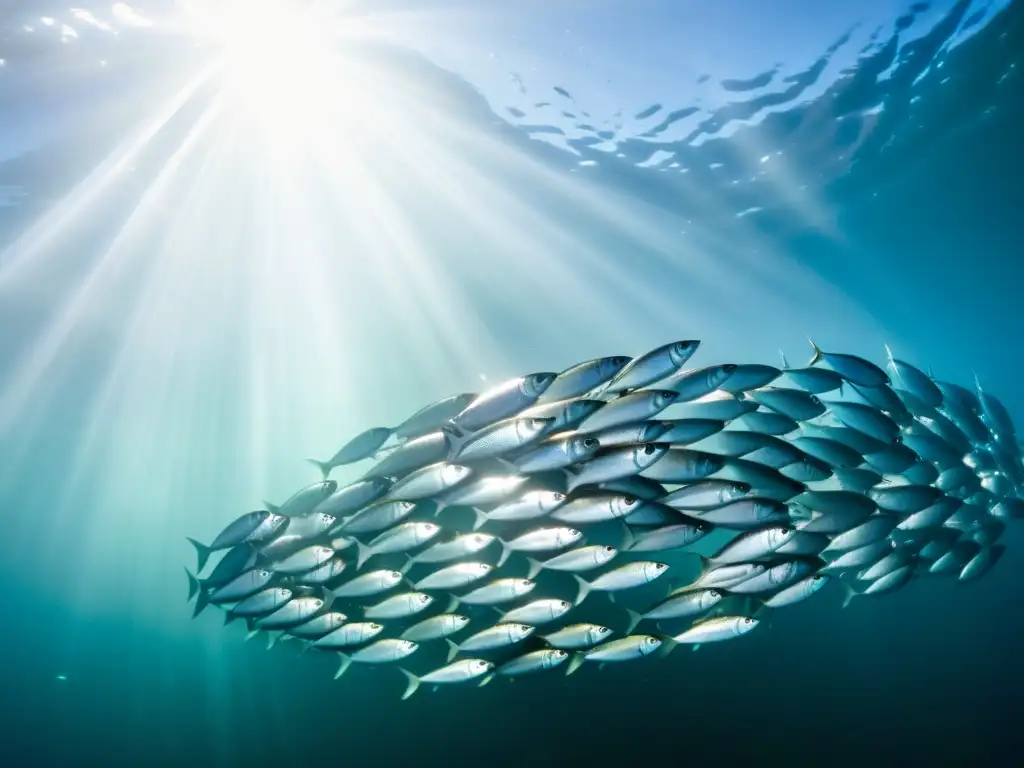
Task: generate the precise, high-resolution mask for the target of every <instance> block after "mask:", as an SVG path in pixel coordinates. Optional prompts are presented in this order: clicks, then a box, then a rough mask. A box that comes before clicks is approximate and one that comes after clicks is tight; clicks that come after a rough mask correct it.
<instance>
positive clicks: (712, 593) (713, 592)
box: [711, 589, 722, 597]
mask: <svg viewBox="0 0 1024 768" xmlns="http://www.w3.org/2000/svg"><path fill="white" fill-rule="evenodd" d="M711 596H712V597H721V596H722V593H721V592H719V591H718V590H717V589H712V590H711Z"/></svg>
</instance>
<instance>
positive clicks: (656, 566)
mask: <svg viewBox="0 0 1024 768" xmlns="http://www.w3.org/2000/svg"><path fill="white" fill-rule="evenodd" d="M654 567H655V568H657V569H658V570H659V571H663V570H665V569H666V568H668V566H667V565H665V564H664V563H655V564H654Z"/></svg>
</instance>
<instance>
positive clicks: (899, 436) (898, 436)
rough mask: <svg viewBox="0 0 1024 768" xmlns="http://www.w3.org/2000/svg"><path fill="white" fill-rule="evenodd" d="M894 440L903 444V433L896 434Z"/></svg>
mask: <svg viewBox="0 0 1024 768" xmlns="http://www.w3.org/2000/svg"><path fill="white" fill-rule="evenodd" d="M892 441H893V443H894V444H896V445H902V444H903V436H902V435H896V437H894V438H893V439H892Z"/></svg>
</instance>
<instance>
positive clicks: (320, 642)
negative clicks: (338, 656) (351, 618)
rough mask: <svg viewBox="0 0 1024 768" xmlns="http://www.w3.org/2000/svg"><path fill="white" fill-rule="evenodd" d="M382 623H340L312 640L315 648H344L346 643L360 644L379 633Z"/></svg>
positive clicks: (382, 626)
mask: <svg viewBox="0 0 1024 768" xmlns="http://www.w3.org/2000/svg"><path fill="white" fill-rule="evenodd" d="M383 629H384V625H383V624H378V623H377V622H375V621H359V622H353V623H352V624H342V625H341V626H340V627H338V628H337V629H335V630H334V631H333V632H329V633H327V634H326V635H324V636H323V637H321V638H318V639H317V640H314V641H313V646H314V647H316V648H344V647H345V646H347V645H360V644H362V643H365V642H366V641H367V640H371V639H372V638H374V637H376V636H377V635H379V634H380V633H381V631H382V630H383Z"/></svg>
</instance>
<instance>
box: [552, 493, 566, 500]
mask: <svg viewBox="0 0 1024 768" xmlns="http://www.w3.org/2000/svg"><path fill="white" fill-rule="evenodd" d="M551 498H552V499H554V500H555V501H565V494H564V493H558V492H557V491H555V492H554V493H552V494H551Z"/></svg>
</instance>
